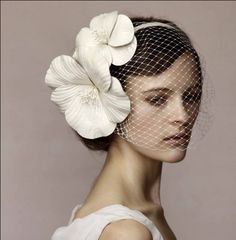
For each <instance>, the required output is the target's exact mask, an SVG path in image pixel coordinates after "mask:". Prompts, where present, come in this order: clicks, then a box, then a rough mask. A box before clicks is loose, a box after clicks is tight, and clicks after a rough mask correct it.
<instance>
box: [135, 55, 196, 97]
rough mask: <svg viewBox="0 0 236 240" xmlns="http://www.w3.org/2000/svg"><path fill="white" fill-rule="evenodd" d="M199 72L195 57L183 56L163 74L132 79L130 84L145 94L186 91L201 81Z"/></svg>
mask: <svg viewBox="0 0 236 240" xmlns="http://www.w3.org/2000/svg"><path fill="white" fill-rule="evenodd" d="M198 71H199V70H198V68H197V65H196V62H195V61H194V59H193V57H191V56H190V55H189V54H188V55H186V54H183V55H181V56H180V57H179V58H178V59H177V60H176V61H175V62H174V64H172V66H171V67H170V68H169V69H167V70H166V71H164V72H163V73H161V74H159V75H153V76H135V77H133V78H131V79H130V80H131V81H130V84H131V85H132V87H133V88H135V87H138V88H139V89H142V91H143V92H149V91H152V89H159V88H167V89H170V90H172V91H184V90H186V89H187V88H189V87H190V86H193V85H194V84H195V83H196V82H198V81H199V80H200V79H199V72H198ZM132 80H133V81H132Z"/></svg>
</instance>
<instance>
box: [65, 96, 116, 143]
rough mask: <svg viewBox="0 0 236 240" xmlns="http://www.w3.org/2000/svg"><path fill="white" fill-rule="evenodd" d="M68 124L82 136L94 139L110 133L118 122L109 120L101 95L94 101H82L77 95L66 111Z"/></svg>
mask: <svg viewBox="0 0 236 240" xmlns="http://www.w3.org/2000/svg"><path fill="white" fill-rule="evenodd" d="M65 118H66V121H67V122H68V124H69V125H70V126H71V127H72V128H73V129H75V130H76V131H77V132H78V133H79V134H80V135H81V136H82V137H85V138H88V139H94V138H98V137H103V136H108V135H110V134H111V133H112V132H113V131H114V130H115V127H116V124H115V123H113V122H111V121H109V119H108V118H107V115H106V113H105V111H104V107H103V105H102V103H101V100H100V98H99V96H97V98H96V99H95V102H93V103H89V102H88V103H82V102H81V98H80V97H77V98H75V99H74V100H73V102H72V103H71V104H70V106H69V108H68V109H67V110H66V112H65Z"/></svg>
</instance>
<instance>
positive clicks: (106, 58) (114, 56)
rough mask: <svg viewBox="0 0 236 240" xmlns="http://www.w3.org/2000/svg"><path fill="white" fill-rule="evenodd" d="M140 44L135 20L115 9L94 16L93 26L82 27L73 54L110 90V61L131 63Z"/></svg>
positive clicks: (96, 79)
mask: <svg viewBox="0 0 236 240" xmlns="http://www.w3.org/2000/svg"><path fill="white" fill-rule="evenodd" d="M136 47H137V40H136V37H135V36H134V27H133V24H132V21H131V20H130V19H129V18H128V17H127V16H125V15H123V14H118V12H117V11H113V12H111V13H104V14H100V15H98V16H96V17H94V18H93V19H92V20H91V21H90V25H89V28H88V27H84V28H82V29H81V30H80V32H79V33H78V34H77V37H76V48H75V52H74V54H73V57H74V58H75V59H76V60H77V61H78V62H79V63H81V65H82V66H83V67H84V69H85V70H86V71H87V73H88V75H89V77H90V79H91V80H92V81H93V82H94V84H96V85H97V86H98V88H99V89H103V90H107V89H108V88H109V87H110V84H111V75H110V72H109V67H110V65H111V64H113V65H117V66H120V65H123V64H125V63H127V62H128V61H129V60H130V59H131V58H132V57H133V55H134V53H135V50H136Z"/></svg>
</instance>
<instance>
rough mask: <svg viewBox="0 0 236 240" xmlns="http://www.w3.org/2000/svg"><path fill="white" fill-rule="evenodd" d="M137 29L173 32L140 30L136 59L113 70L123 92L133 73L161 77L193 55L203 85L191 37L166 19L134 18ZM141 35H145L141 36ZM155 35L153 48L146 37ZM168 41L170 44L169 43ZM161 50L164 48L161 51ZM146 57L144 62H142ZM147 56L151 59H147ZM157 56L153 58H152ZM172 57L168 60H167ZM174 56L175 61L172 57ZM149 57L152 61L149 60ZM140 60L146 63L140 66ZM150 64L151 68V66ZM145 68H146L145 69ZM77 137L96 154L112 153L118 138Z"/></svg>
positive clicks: (132, 18) (137, 36)
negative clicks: (159, 25)
mask: <svg viewBox="0 0 236 240" xmlns="http://www.w3.org/2000/svg"><path fill="white" fill-rule="evenodd" d="M130 19H131V21H132V23H133V25H134V27H136V26H138V25H140V24H143V23H147V22H160V23H165V24H168V25H170V26H172V27H174V29H173V28H168V29H167V28H165V31H160V28H153V27H152V28H151V29H150V27H148V28H144V29H140V30H139V31H138V32H137V33H136V34H135V36H136V38H137V49H136V52H135V55H134V56H133V58H132V59H131V60H130V61H129V62H128V63H127V64H124V65H121V66H115V65H111V66H110V73H111V76H114V77H116V78H117V79H119V81H120V83H121V85H122V87H123V89H124V90H125V87H126V83H127V81H125V80H126V79H127V78H128V77H129V74H130V72H135V74H136V75H137V74H138V75H142V76H148V75H157V74H161V73H163V72H164V71H165V70H167V69H168V68H169V67H170V66H171V65H172V64H173V63H174V62H175V60H176V59H177V58H178V57H179V56H181V55H182V54H183V53H186V52H188V53H190V54H191V55H193V56H194V61H195V63H196V67H197V70H198V74H199V79H200V81H201V83H202V70H201V64H200V58H199V56H198V54H197V52H196V50H195V49H194V47H193V45H192V42H191V40H190V38H189V37H188V36H187V34H186V33H185V32H184V31H183V30H181V29H180V28H179V27H178V26H177V25H176V24H175V23H174V22H172V21H170V20H166V19H161V18H155V17H130ZM141 31H145V32H144V34H143V33H142V34H138V33H139V32H141ZM149 34H151V36H152V37H153V38H155V35H156V38H155V47H151V46H152V44H151V40H150V39H149V40H147V39H146V38H144V37H143V36H147V35H149ZM167 38H168V41H167V40H166V39H167ZM170 42H171V43H173V42H174V47H172V48H171V50H170V48H168V47H167V46H168V44H170ZM160 46H161V47H160ZM140 56H142V58H140ZM145 56H147V57H145ZM152 56H153V57H152ZM166 56H168V57H166ZM170 56H171V57H170ZM148 57H149V58H148ZM140 59H141V61H142V62H140ZM144 59H147V61H148V62H146V63H145V60H144ZM150 59H153V62H152V63H151V64H150ZM148 63H149V64H148ZM142 64H143V66H145V67H142ZM74 133H75V134H76V135H77V136H78V137H79V139H80V140H81V142H82V143H83V144H84V145H85V146H86V147H87V148H89V149H90V150H95V151H102V150H103V151H108V149H109V147H110V144H111V143H112V141H113V139H114V137H115V134H114V132H113V133H112V134H111V135H109V136H106V137H100V138H96V139H87V138H84V137H82V136H80V135H79V134H78V133H77V132H76V131H75V130H74Z"/></svg>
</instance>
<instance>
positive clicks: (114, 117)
mask: <svg viewBox="0 0 236 240" xmlns="http://www.w3.org/2000/svg"><path fill="white" fill-rule="evenodd" d="M100 98H101V101H102V103H103V106H104V109H105V112H106V114H107V116H108V118H109V120H110V121H112V122H114V123H118V122H122V121H123V120H124V119H125V118H126V117H127V116H128V114H129V112H130V100H129V97H128V96H127V95H126V93H125V92H124V90H123V88H122V86H121V84H120V82H119V80H118V79H117V78H115V77H112V83H111V88H110V89H109V91H108V92H105V93H101V94H100Z"/></svg>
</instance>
